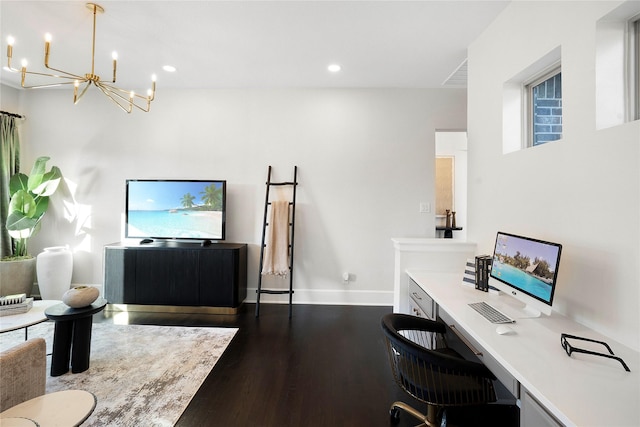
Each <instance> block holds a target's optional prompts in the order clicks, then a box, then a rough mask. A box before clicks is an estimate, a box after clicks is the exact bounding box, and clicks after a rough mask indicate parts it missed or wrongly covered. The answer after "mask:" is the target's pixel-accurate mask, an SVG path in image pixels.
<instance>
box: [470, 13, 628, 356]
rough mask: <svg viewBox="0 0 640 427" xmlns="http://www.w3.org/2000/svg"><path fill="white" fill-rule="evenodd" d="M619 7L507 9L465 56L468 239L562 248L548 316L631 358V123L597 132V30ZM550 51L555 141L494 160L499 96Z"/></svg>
mask: <svg viewBox="0 0 640 427" xmlns="http://www.w3.org/2000/svg"><path fill="white" fill-rule="evenodd" d="M617 5H618V2H576V1H568V2H512V3H511V5H510V6H508V8H507V9H505V11H504V12H503V13H502V14H501V15H500V16H499V17H498V18H497V19H496V20H495V21H494V23H493V24H492V25H491V26H490V27H489V28H488V29H487V30H486V31H485V32H484V33H483V34H482V35H481V37H479V38H478V39H477V40H476V41H475V42H474V43H473V44H472V45H471V46H470V48H469V91H468V115H469V124H468V136H469V239H470V240H472V241H476V242H477V243H478V250H479V251H480V252H487V251H490V250H491V247H492V244H493V242H494V239H495V233H496V231H498V230H503V231H508V232H514V233H517V234H525V235H530V236H534V237H538V238H542V239H547V240H551V241H557V242H559V243H562V244H563V245H564V247H563V253H562V260H561V265H560V271H559V285H558V288H557V294H556V304H555V307H556V308H557V309H558V310H559V311H561V312H563V313H565V314H567V315H569V316H570V317H572V318H574V319H576V320H578V321H579V322H581V323H583V324H585V325H587V326H589V327H591V328H593V329H596V330H598V331H599V332H602V333H603V334H606V335H608V336H610V337H612V338H613V339H615V340H618V341H620V342H623V343H624V344H626V345H628V346H630V347H632V348H635V349H639V348H640V316H639V305H640V286H639V279H638V277H639V276H638V273H639V269H640V262H639V260H640V250H639V249H640V233H639V225H640V197H639V196H640V175H639V172H638V171H639V170H640V168H639V166H640V165H639V160H640V158H639V151H638V147H639V145H640V122H639V121H635V122H631V123H626V124H621V125H618V126H614V127H611V128H608V129H605V130H599V131H598V130H596V124H595V117H596V113H595V111H596V108H595V96H596V88H595V82H596V76H595V64H594V61H595V57H596V55H595V51H596V34H595V33H596V22H597V20H598V19H599V18H601V17H602V16H604V15H605V14H607V13H608V12H609V11H610V10H611V9H612V8H614V7H616V6H617ZM507 34H508V37H506V36H505V35H507ZM558 46H561V50H562V82H563V83H562V84H563V106H564V109H563V121H564V135H563V139H562V140H560V141H557V142H553V143H549V144H546V145H543V146H539V147H534V148H530V149H526V150H521V151H516V152H513V153H509V154H503V152H502V105H503V104H502V95H503V94H502V90H503V85H504V84H505V82H507V81H509V80H510V79H511V78H512V77H513V76H515V75H517V74H518V73H519V72H520V71H522V70H524V69H526V68H527V67H528V66H530V65H531V64H532V63H534V62H535V61H537V60H538V59H539V58H541V57H543V56H544V55H545V54H546V53H548V52H550V51H552V50H553V49H555V48H557V47H558Z"/></svg>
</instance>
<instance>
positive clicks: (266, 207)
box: [256, 166, 298, 318]
mask: <svg viewBox="0 0 640 427" xmlns="http://www.w3.org/2000/svg"><path fill="white" fill-rule="evenodd" d="M266 184H267V191H266V196H265V201H264V219H263V222H262V243H261V245H260V265H259V271H258V289H257V290H256V294H257V298H256V317H258V316H259V315H260V295H261V294H289V318H291V311H292V305H293V243H294V230H295V223H296V189H297V187H298V166H294V168H293V181H285V182H272V181H271V166H269V171H268V173H267V183H266ZM273 186H291V187H292V192H291V194H292V197H291V201H290V202H289V207H290V212H289V289H288V290H287V289H262V263H263V260H264V250H265V248H266V244H265V236H266V232H267V227H268V226H269V223H268V221H267V218H268V212H269V206H271V200H270V199H269V193H270V189H271V187H273Z"/></svg>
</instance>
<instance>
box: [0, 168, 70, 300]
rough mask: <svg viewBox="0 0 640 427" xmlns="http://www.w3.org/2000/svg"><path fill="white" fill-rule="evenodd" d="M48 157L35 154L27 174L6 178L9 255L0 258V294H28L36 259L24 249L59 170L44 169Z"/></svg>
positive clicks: (56, 182) (36, 227) (55, 185)
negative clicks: (7, 182) (7, 189)
mask: <svg viewBox="0 0 640 427" xmlns="http://www.w3.org/2000/svg"><path fill="white" fill-rule="evenodd" d="M47 161H49V157H38V158H37V159H36V161H35V164H34V165H33V168H32V169H31V174H30V175H29V176H27V175H25V174H23V173H17V174H15V175H13V176H12V177H11V179H10V181H9V199H10V202H9V210H8V212H7V222H6V224H5V225H6V228H7V231H8V232H9V235H10V236H11V237H12V238H13V243H14V244H13V251H12V252H13V254H12V255H10V256H8V257H5V258H3V259H2V260H0V283H1V285H0V296H2V295H11V294H18V293H26V294H27V295H31V289H32V287H33V283H34V278H35V265H36V259H35V258H34V257H33V256H31V255H30V254H29V252H28V243H29V239H30V238H31V237H33V236H34V235H35V234H37V233H38V231H39V230H40V226H41V221H42V218H43V217H44V214H45V213H46V212H47V209H48V208H49V197H50V196H51V195H52V194H53V193H55V192H56V190H57V189H58V185H59V184H60V180H61V179H62V173H61V172H60V169H59V168H58V167H57V166H53V167H51V169H50V170H49V171H47V170H46V165H47Z"/></svg>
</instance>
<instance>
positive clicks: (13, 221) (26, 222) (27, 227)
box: [7, 211, 39, 239]
mask: <svg viewBox="0 0 640 427" xmlns="http://www.w3.org/2000/svg"><path fill="white" fill-rule="evenodd" d="M38 220H39V218H37V219H34V218H30V217H28V216H26V215H24V214H23V213H21V212H18V211H14V212H11V213H10V214H9V216H8V217H7V231H9V234H11V237H13V238H14V239H16V238H19V239H25V238H28V237H30V236H31V231H32V228H34V227H35V226H36V225H37V224H38ZM14 234H15V235H18V237H15V236H14ZM25 234H26V235H25Z"/></svg>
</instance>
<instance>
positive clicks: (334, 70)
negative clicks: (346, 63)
mask: <svg viewBox="0 0 640 427" xmlns="http://www.w3.org/2000/svg"><path fill="white" fill-rule="evenodd" d="M341 69H342V67H340V65H338V64H331V65H329V66H328V67H327V70H329V71H331V72H332V73H337V72H338V71H340V70H341Z"/></svg>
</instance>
